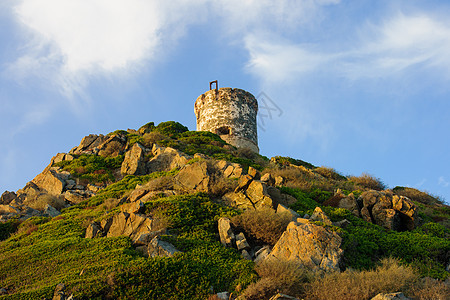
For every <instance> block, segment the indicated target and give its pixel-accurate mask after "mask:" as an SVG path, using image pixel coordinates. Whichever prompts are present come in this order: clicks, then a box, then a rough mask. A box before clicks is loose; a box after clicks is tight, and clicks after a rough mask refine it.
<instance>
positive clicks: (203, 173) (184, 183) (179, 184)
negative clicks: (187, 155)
mask: <svg viewBox="0 0 450 300" xmlns="http://www.w3.org/2000/svg"><path fill="white" fill-rule="evenodd" d="M209 181H210V176H209V173H208V165H207V163H206V162H205V161H197V162H195V163H193V164H189V165H185V166H184V167H183V168H182V169H181V170H180V172H179V173H178V174H177V175H175V177H174V182H175V188H176V189H179V190H183V191H197V192H208V189H209Z"/></svg>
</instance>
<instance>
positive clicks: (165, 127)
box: [153, 121, 189, 138]
mask: <svg viewBox="0 0 450 300" xmlns="http://www.w3.org/2000/svg"><path fill="white" fill-rule="evenodd" d="M153 131H155V132H159V133H161V134H163V135H166V136H168V137H170V138H176V137H178V136H179V135H180V134H182V133H183V132H186V131H189V129H188V128H187V127H186V126H184V125H182V124H180V123H178V122H175V121H167V122H162V123H159V124H158V126H156V127H155V128H154V129H153Z"/></svg>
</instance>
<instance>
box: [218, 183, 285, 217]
mask: <svg viewBox="0 0 450 300" xmlns="http://www.w3.org/2000/svg"><path fill="white" fill-rule="evenodd" d="M272 189H273V190H272ZM275 190H276V191H275ZM275 192H276V193H275ZM222 199H223V200H224V202H226V203H227V204H228V205H230V206H233V207H236V208H238V209H241V210H247V209H262V208H271V209H275V208H276V206H277V205H278V203H279V202H280V201H282V202H284V199H285V198H284V197H283V195H282V194H281V193H280V192H279V190H278V189H276V188H274V187H271V186H267V184H266V183H264V182H262V181H260V180H253V179H252V177H251V176H250V175H242V176H241V177H240V178H239V186H238V187H237V188H236V190H235V191H234V192H229V193H226V194H225V195H224V196H223V197H222Z"/></svg>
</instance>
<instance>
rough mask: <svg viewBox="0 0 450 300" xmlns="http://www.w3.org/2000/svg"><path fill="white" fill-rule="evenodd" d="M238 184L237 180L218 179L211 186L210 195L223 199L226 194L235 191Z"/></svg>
mask: <svg viewBox="0 0 450 300" xmlns="http://www.w3.org/2000/svg"><path fill="white" fill-rule="evenodd" d="M238 183H239V182H238V181H237V180H235V179H232V178H224V177H216V179H215V180H214V181H213V182H212V184H210V186H209V193H210V195H212V196H214V197H222V196H223V195H225V194H226V193H229V192H232V191H234V190H235V189H236V187H237V186H238Z"/></svg>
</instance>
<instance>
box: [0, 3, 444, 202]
mask: <svg viewBox="0 0 450 300" xmlns="http://www.w3.org/2000/svg"><path fill="white" fill-rule="evenodd" d="M448 16H450V4H449V3H448V1H432V0H431V1H415V0H408V1H401V0H399V1H387V0H386V1H383V0H380V1H365V0H358V1H356V0H355V1H339V0H298V1H288V0H286V1H283V0H280V1H266V0H259V1H256V0H254V1H250V0H248V1H245V0H240V1H238V0H228V1H224V0H217V1H204V0H191V1H181V0H178V1H177V0H175V1H164V0H161V1H150V0H147V1H146V0H127V1H125V0H2V2H1V4H0V126H1V128H2V130H1V131H0V139H1V143H0V190H1V191H0V192H2V191H4V190H10V191H11V190H14V191H15V190H17V189H19V188H22V187H23V186H24V185H25V184H26V182H28V181H29V180H31V179H32V178H33V177H34V176H36V175H37V174H38V173H40V172H41V171H42V170H43V169H44V168H45V166H46V165H48V163H49V162H50V159H51V157H52V156H53V155H55V154H56V153H58V152H68V151H69V150H70V149H71V148H72V147H74V146H77V145H78V144H79V142H80V140H81V139H82V138H83V136H85V135H88V134H90V133H96V134H100V133H102V134H107V133H109V132H111V131H113V130H116V129H127V128H134V129H137V128H139V127H140V126H141V125H143V124H145V123H147V122H150V121H154V122H155V123H159V122H162V121H167V120H176V121H179V122H181V123H182V124H184V125H186V126H188V127H189V129H191V130H195V115H194V111H193V108H194V102H195V99H196V98H197V97H198V96H199V95H201V94H202V93H203V92H205V91H206V90H207V89H209V81H212V80H215V79H217V80H219V86H220V87H226V86H227V87H235V88H242V89H245V90H247V91H249V92H251V93H253V94H254V95H255V96H257V95H259V94H260V93H261V92H264V95H265V96H264V97H265V98H264V99H265V100H266V104H267V105H268V106H269V107H271V108H273V109H276V110H274V111H269V110H267V109H262V110H261V111H260V112H261V116H260V120H259V122H260V127H259V132H258V134H259V146H260V149H261V154H263V155H266V156H268V157H271V156H275V155H283V156H291V157H294V158H298V159H302V160H305V161H308V162H311V163H313V164H315V165H318V166H322V165H323V166H328V167H332V168H335V169H336V170H337V171H339V172H341V173H342V174H344V175H360V174H361V173H363V172H366V173H369V174H372V175H374V176H376V177H378V178H381V179H382V180H383V181H384V182H385V183H386V184H387V185H388V186H389V187H391V188H393V187H395V186H397V185H399V186H411V187H415V188H418V189H420V190H425V191H428V192H430V193H431V194H434V195H438V196H440V197H442V198H444V199H445V200H446V201H447V202H449V199H450V139H449V129H450V118H449V113H450V99H449V98H450V97H449V96H450V85H449V83H450V55H449V53H450V18H449V17H448ZM260 100H261V99H260ZM260 105H261V103H260ZM269 112H272V115H269ZM264 116H265V117H264Z"/></svg>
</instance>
